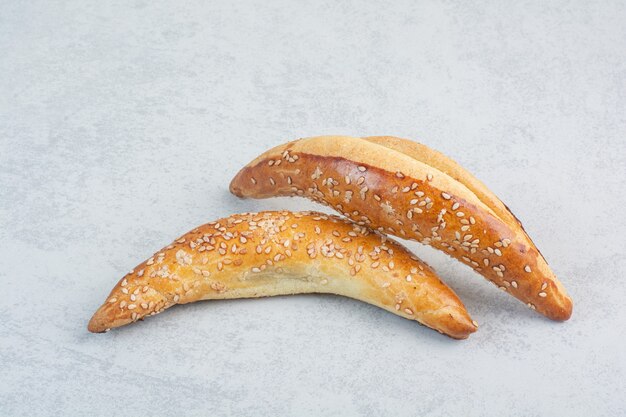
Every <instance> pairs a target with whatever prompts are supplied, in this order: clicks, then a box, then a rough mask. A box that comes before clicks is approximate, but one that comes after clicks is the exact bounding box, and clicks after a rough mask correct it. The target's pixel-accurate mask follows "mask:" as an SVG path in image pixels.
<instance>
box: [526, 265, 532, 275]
mask: <svg viewBox="0 0 626 417" xmlns="http://www.w3.org/2000/svg"><path fill="white" fill-rule="evenodd" d="M524 271H526V272H528V273H530V272H532V269H530V266H528V265H526V266H525V267H524Z"/></svg>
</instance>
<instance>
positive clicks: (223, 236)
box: [88, 212, 477, 339]
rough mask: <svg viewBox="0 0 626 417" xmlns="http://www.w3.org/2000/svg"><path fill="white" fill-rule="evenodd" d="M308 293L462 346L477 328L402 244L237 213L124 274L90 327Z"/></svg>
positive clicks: (317, 218)
mask: <svg viewBox="0 0 626 417" xmlns="http://www.w3.org/2000/svg"><path fill="white" fill-rule="evenodd" d="M302 293H330V294H338V295H343V296H346V297H351V298H355V299H358V300H362V301H365V302H367V303H370V304H373V305H376V306H379V307H381V308H384V309H385V310H388V311H390V312H392V313H394V314H397V315H399V316H402V317H405V318H407V319H411V320H416V321H418V322H419V323H421V324H424V325H426V326H428V327H431V328H433V329H435V330H438V331H439V332H441V333H444V334H446V335H448V336H451V337H453V338H457V339H463V338H466V337H467V336H468V335H469V334H470V333H472V332H474V331H475V330H476V328H477V325H476V324H475V322H473V321H472V320H471V318H470V316H469V315H468V313H467V311H466V310H465V307H464V306H463V304H462V303H461V301H460V300H459V298H458V297H457V296H456V295H455V294H454V292H453V291H452V290H451V289H450V288H449V287H448V286H447V285H446V284H444V283H443V282H442V281H441V280H440V279H439V278H438V277H437V275H435V273H434V272H433V271H432V269H430V268H429V267H428V266H427V265H426V264H424V263H423V262H421V261H420V260H419V259H417V258H416V257H415V256H413V255H412V254H411V253H410V252H409V251H407V250H406V249H405V248H404V247H403V246H402V245H400V244H399V243H396V242H394V241H393V240H391V239H389V238H387V237H386V236H385V235H382V234H380V233H378V232H375V231H372V230H370V229H368V228H367V227H365V226H363V225H357V224H356V223H353V222H351V221H349V220H347V219H343V218H340V217H337V216H331V215H325V214H321V213H315V212H301V213H297V212H295V213H294V212H261V213H246V214H236V215H232V216H230V217H227V218H224V219H220V220H217V221H215V222H211V223H208V224H205V225H203V226H201V227H198V228H197V229H194V230H192V231H191V232H189V233H187V234H185V235H183V236H181V237H180V238H178V239H176V240H175V241H174V242H173V243H172V244H170V245H169V246H167V247H165V248H163V249H162V250H161V251H159V252H157V253H156V254H155V255H154V256H152V257H151V258H150V259H148V260H146V261H145V262H142V263H141V264H139V265H138V266H137V267H136V268H134V269H133V270H132V271H131V272H130V273H128V274H127V275H126V276H124V277H123V278H122V279H121V280H120V281H119V282H118V284H117V285H116V286H115V287H114V288H113V290H112V291H111V293H110V294H109V296H108V297H107V299H106V301H105V302H104V304H103V305H102V306H101V307H100V308H99V309H98V310H97V311H96V313H95V314H94V315H93V317H92V319H91V321H90V322H89V326H88V328H89V330H90V331H92V332H103V331H106V330H108V329H111V328H114V327H119V326H123V325H126V324H129V323H132V322H135V321H137V320H140V319H143V318H144V317H146V316H151V315H154V314H157V313H160V312H162V311H163V310H165V309H167V308H169V307H171V306H173V305H175V304H185V303H192V302H195V301H199V300H212V299H231V298H252V297H265V296H273V295H285V294H302Z"/></svg>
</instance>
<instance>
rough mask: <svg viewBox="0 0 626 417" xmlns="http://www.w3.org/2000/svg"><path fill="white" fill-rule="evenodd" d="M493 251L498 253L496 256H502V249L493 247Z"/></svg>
mask: <svg viewBox="0 0 626 417" xmlns="http://www.w3.org/2000/svg"><path fill="white" fill-rule="evenodd" d="M493 252H494V253H495V254H496V255H498V256H502V251H501V250H500V249H498V248H496V249H494V251H493Z"/></svg>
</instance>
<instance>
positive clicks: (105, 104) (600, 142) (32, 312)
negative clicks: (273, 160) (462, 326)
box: [0, 0, 626, 417]
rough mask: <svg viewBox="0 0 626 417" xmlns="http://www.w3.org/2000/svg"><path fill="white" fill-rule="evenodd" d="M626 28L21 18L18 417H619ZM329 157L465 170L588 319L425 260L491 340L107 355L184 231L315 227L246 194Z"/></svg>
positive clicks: (3, 131) (271, 306)
mask: <svg viewBox="0 0 626 417" xmlns="http://www.w3.org/2000/svg"><path fill="white" fill-rule="evenodd" d="M183 3H184V4H183ZM235 3H237V4H235ZM470 3H472V4H470ZM625 21H626V7H625V3H624V2H623V1H621V2H618V1H601V2H595V1H582V0H580V1H570V2H565V1H559V2H544V1H524V2H519V1H491V2H478V3H476V2H465V1H459V2H450V1H447V2H441V3H439V2H413V1H388V2H367V3H363V2H357V1H354V2H345V1H339V2H337V1H321V2H298V1H293V2H287V1H280V2H277V1H266V0H263V1H256V2H251V1H243V2H231V1H226V0H223V1H206V2H204V1H191V2H173V1H172V2H165V1H147V0H123V1H74V2H70V1H51V0H46V1H21V0H4V1H3V2H2V7H1V8H0V144H1V149H0V280H1V281H0V282H1V283H2V291H1V294H2V296H1V297H0V298H1V301H0V314H1V317H2V319H1V321H0V415H2V416H22V415H23V416H44V415H58V416H78V415H89V416H117V415H128V416H134V415H146V414H153V415H178V414H179V415H198V416H208V415H214V416H222V415H253V414H256V415H266V416H275V415H299V416H308V415H311V416H334V415H341V416H352V415H362V416H380V415H394V416H414V415H424V416H425V415H468V416H469V415H516V416H540V415H561V416H592V415H593V416H611V417H614V416H618V415H626V399H625V396H624V393H625V392H626V359H625V347H624V343H625V340H626V325H625V313H626V307H625V305H624V304H625V303H624V299H626V289H625V288H626V286H625V285H624V271H625V270H626V260H625V257H624V248H625V247H626V245H625V243H626V242H625V240H626V238H625V236H626V234H625V232H626V221H625V217H624V214H623V213H624V210H625V207H626V198H625V193H624V190H625V189H626V25H625V24H624V22H625ZM330 133H338V134H352V135H373V134H393V135H397V136H403V137H409V138H414V139H416V140H420V141H423V142H424V143H427V144H429V145H431V146H433V147H435V148H437V149H439V150H441V151H443V152H445V153H447V154H448V155H450V156H452V157H453V158H455V159H457V160H458V161H459V162H461V163H462V164H463V165H465V166H466V167H467V168H468V169H469V170H471V171H472V172H474V173H475V174H476V175H477V176H478V177H479V178H481V179H483V180H484V181H485V182H486V183H487V184H488V185H489V186H490V187H491V188H492V189H493V190H494V191H495V192H496V193H497V194H498V195H499V196H501V198H502V199H503V200H504V201H505V202H506V203H507V204H508V205H509V206H510V207H511V208H512V210H513V211H514V212H515V213H516V214H517V215H518V217H520V218H521V219H522V221H524V223H525V226H526V228H527V230H528V231H529V233H530V235H531V236H533V237H534V239H535V241H536V243H537V245H538V246H539V248H540V249H541V250H542V251H543V253H544V255H545V256H546V258H547V259H548V261H549V262H550V263H551V265H552V267H553V268H554V270H555V272H556V273H557V275H559V276H560V277H561V278H562V280H563V282H564V284H565V285H566V286H567V288H568V290H569V292H570V294H571V295H572V297H573V298H574V300H575V310H574V316H573V317H572V319H571V320H570V321H569V322H567V323H564V324H561V323H554V322H550V321H548V320H546V319H544V318H542V317H541V316H539V315H536V314H534V313H532V312H531V311H529V310H527V309H526V308H525V306H523V305H522V304H521V303H519V302H517V301H516V300H514V299H512V298H508V297H506V296H505V295H504V294H503V293H501V292H499V291H498V290H497V289H496V288H495V287H494V286H492V285H491V284H489V283H487V282H485V281H484V280H483V279H482V278H480V277H479V276H477V275H476V274H474V273H473V272H472V271H470V270H469V269H468V268H466V267H464V266H462V265H461V264H460V263H457V262H455V261H453V260H451V259H449V258H447V257H445V256H444V255H441V254H439V253H436V252H434V251H433V250H431V249H429V248H424V247H421V246H419V245H417V244H410V247H411V248H412V249H414V250H415V251H416V252H417V253H418V254H419V255H420V256H422V257H423V258H426V259H427V260H428V261H429V262H430V263H431V264H432V265H433V266H434V267H435V268H436V269H437V270H438V272H439V273H440V274H441V275H442V276H443V277H444V278H445V279H446V280H447V281H448V283H449V284H450V285H451V286H452V287H453V288H454V289H455V290H456V291H457V292H458V293H459V294H460V295H461V296H462V298H463V300H464V302H465V304H466V306H467V308H468V310H469V311H470V313H471V314H472V315H473V317H474V318H475V319H476V320H477V321H479V322H480V323H481V328H480V331H479V332H478V333H476V334H474V335H473V336H471V338H470V339H469V340H467V341H463V342H458V341H453V340H450V339H448V338H445V337H443V336H441V335H439V334H437V333H435V332H432V331H429V330H427V329H425V328H423V327H420V326H417V325H416V324H415V323H413V322H410V321H407V320H403V319H401V318H398V317H396V316H394V315H392V314H389V313H386V312H384V311H382V310H380V309H377V308H375V307H372V306H369V305H366V304H363V303H360V302H357V301H353V300H350V299H344V298H340V297H333V296H296V297H281V298H274V299H262V300H244V301H242V300H235V301H228V302H206V303H199V304H195V305H189V306H182V307H177V308H173V309H171V310H169V311H168V312H166V313H165V314H162V315H160V316H158V317H155V318H151V319H149V320H146V321H145V322H143V323H138V324H136V325H133V326H129V327H126V328H123V329H120V330H117V331H112V332H110V333H108V334H106V335H92V334H89V333H87V331H86V328H85V326H86V324H87V320H88V319H89V317H90V315H91V314H92V312H93V311H94V310H95V309H96V308H97V307H98V305H99V304H100V303H101V302H102V301H103V300H104V298H105V297H106V295H107V294H108V292H109V290H110V288H111V287H112V286H113V284H114V283H115V282H116V281H117V280H118V278H119V277H120V276H121V275H123V274H124V273H125V272H126V271H127V270H128V269H130V268H131V267H133V266H134V265H135V264H136V263H138V262H139V261H141V260H143V259H145V258H146V257H148V256H149V255H151V254H152V253H153V251H155V250H157V249H159V248H160V247H162V246H163V245H164V244H166V243H168V242H169V241H170V240H171V239H173V238H174V237H176V236H178V235H179V234H181V233H183V232H185V231H186V230H188V229H191V228H193V227H194V226H196V225H199V224H201V223H204V222H206V221H209V220H213V219H215V218H218V217H220V216H224V215H227V214H229V213H232V212H239V211H251V210H258V209H279V208H288V209H310V208H317V209H319V207H317V206H315V205H313V204H312V203H309V202H307V201H305V200H288V199H274V200H266V201H239V200H237V199H235V198H234V197H232V196H230V195H229V193H228V191H227V190H228V188H227V187H228V182H229V180H230V178H231V176H232V175H233V174H234V173H235V172H236V171H237V169H238V167H240V166H242V165H243V164H244V163H246V162H248V161H249V160H250V159H251V158H252V157H253V156H255V155H256V154H257V153H259V152H261V151H263V150H265V149H266V148H267V147H269V146H272V145H275V144H278V143H281V142H283V141H286V140H288V139H293V138H297V137H302V136H312V135H321V134H330Z"/></svg>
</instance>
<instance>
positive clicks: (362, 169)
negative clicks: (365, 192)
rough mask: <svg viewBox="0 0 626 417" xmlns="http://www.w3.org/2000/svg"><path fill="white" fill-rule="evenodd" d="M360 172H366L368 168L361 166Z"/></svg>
mask: <svg viewBox="0 0 626 417" xmlns="http://www.w3.org/2000/svg"><path fill="white" fill-rule="evenodd" d="M358 170H359V171H361V172H365V171H366V170H367V168H365V167H364V166H359V167H358Z"/></svg>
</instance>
